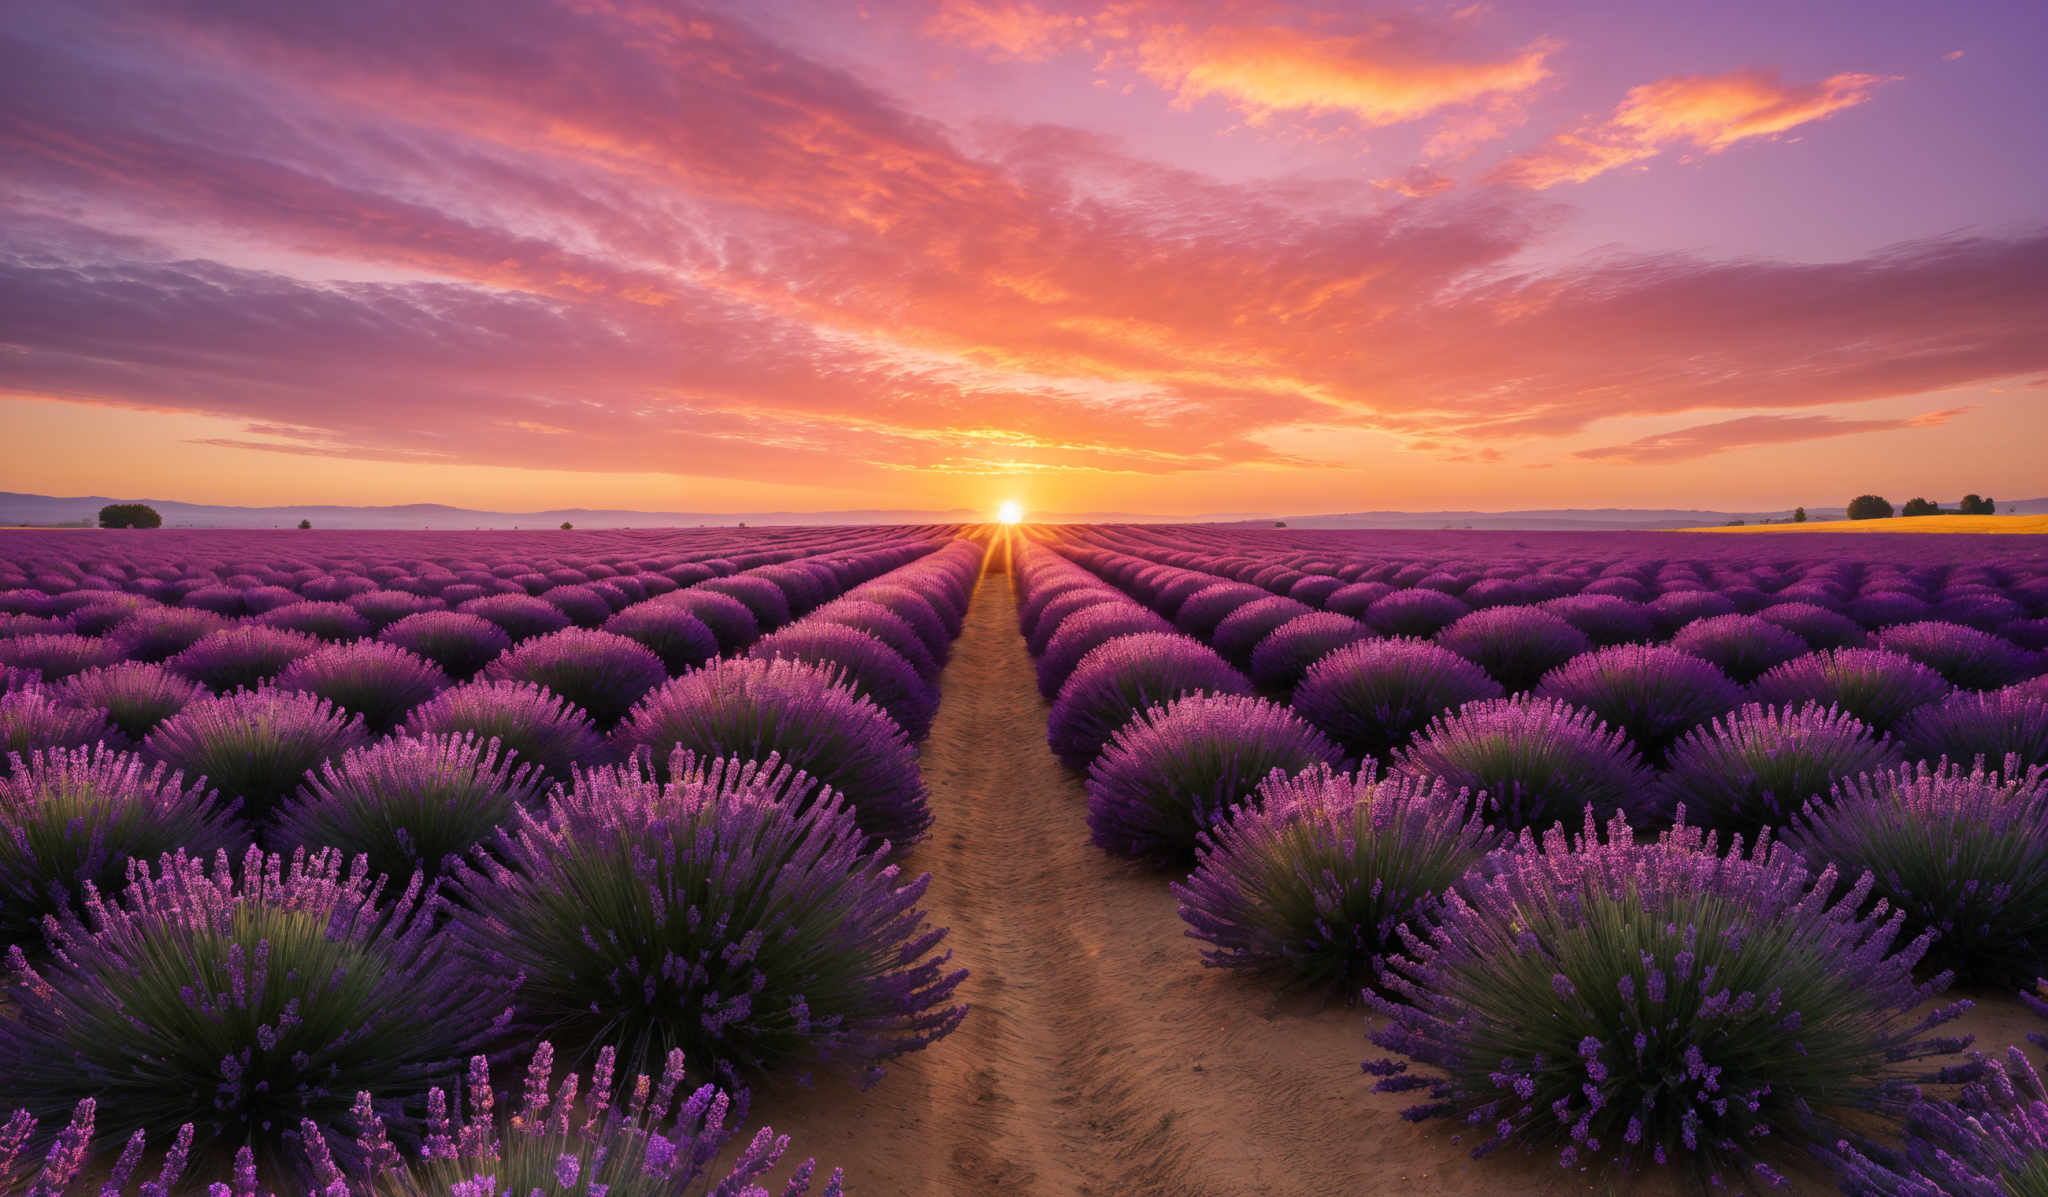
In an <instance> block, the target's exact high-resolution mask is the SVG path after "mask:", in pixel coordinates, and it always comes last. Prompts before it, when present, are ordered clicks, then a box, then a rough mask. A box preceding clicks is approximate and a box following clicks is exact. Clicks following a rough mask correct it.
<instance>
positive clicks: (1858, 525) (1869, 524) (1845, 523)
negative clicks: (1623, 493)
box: [1686, 515, 2048, 534]
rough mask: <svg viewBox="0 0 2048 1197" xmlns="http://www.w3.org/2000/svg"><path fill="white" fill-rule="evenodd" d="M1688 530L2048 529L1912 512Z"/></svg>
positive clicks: (2009, 518)
mask: <svg viewBox="0 0 2048 1197" xmlns="http://www.w3.org/2000/svg"><path fill="white" fill-rule="evenodd" d="M1686 531H1688V532H2019V533H2036V534H2038V533H2044V532H2048V515H1914V516H1904V515H1901V516H1894V517H1892V518H1891V519H1888V520H1829V521H1827V522H1825V523H1805V524H1744V525H1742V526H1741V527H1719V528H1688V529H1686Z"/></svg>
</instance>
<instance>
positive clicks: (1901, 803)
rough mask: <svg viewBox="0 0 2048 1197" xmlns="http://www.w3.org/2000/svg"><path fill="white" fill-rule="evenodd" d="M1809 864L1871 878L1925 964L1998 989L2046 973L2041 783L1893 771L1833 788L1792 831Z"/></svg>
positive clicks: (2045, 806)
mask: <svg viewBox="0 0 2048 1197" xmlns="http://www.w3.org/2000/svg"><path fill="white" fill-rule="evenodd" d="M1786 840H1787V842H1788V843H1790V844H1792V845H1793V846H1795V847H1797V848H1799V849H1800V850H1802V851H1804V852H1805V853H1806V855H1807V857H1808V859H1810V860H1811V861H1813V862H1815V864H1816V866H1818V865H1819V864H1820V863H1822V862H1825V863H1828V864H1832V865H1834V866H1836V867H1838V868H1839V869H1840V870H1841V871H1842V872H1843V874H1844V875H1848V876H1853V875H1856V874H1859V873H1862V872H1864V871H1866V870H1867V871H1868V872H1870V873H1871V874H1872V875H1873V877H1874V884H1873V885H1872V893H1873V894H1874V895H1875V896H1876V897H1879V898H1882V899H1883V900H1884V901H1885V902H1887V903H1889V904H1890V907H1891V908H1892V909H1893V910H1897V911H1899V912H1901V913H1903V914H1904V915H1905V917H1906V926H1907V929H1908V931H1909V932H1912V933H1918V932H1920V931H1921V930H1923V929H1927V930H1931V931H1933V932H1934V933H1935V934H1936V938H1935V940H1934V946H1933V948H1932V949H1931V950H1930V951H1929V953H1928V956H1927V964H1928V966H1929V967H1931V968H1948V969H1953V970H1954V971H1955V973H1956V974H1957V975H1958V976H1960V977H1962V978H1964V979H1965V980H1968V981H1973V982H1985V983H1990V984H1997V985H2002V986H2007V987H2019V986H2023V985H2028V984H2031V983H2032V982H2033V980H2034V978H2036V977H2039V976H2042V975H2044V974H2048V782H2044V779H2043V777H2042V776H2041V775H2040V774H2038V773H2035V774H2022V775H2020V776H2018V777H2011V776H2001V775H1999V774H1996V773H1985V772H1982V771H1970V772H1965V771H1963V770H1961V769H1957V768H1954V767H1952V766H1951V767H1943V768H1932V769H1930V768H1927V767H1924V766H1911V765H1908V766H1901V767H1899V768H1895V769H1889V770H1884V771H1881V772H1877V773H1871V774H1866V775H1864V776H1861V777H1855V778H1851V779H1849V780H1847V781H1844V782H1841V783H1840V784H1838V785H1837V786H1836V787H1835V788H1834V790H1833V792H1832V793H1831V794H1830V796H1829V799H1828V801H1826V802H1824V803H1815V804H1813V805H1811V806H1809V807H1808V808H1807V810H1806V811H1805V813H1804V814H1803V815H1802V816H1801V817H1800V818H1799V819H1798V820H1797V822H1795V823H1794V824H1793V827H1792V829H1791V830H1790V831H1789V832H1788V833H1787V835H1786Z"/></svg>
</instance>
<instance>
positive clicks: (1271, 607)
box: [1209, 595, 1312, 669]
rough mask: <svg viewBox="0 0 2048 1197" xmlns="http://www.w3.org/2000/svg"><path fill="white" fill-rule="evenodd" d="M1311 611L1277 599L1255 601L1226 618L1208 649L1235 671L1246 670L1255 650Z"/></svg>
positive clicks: (1291, 600) (1308, 608)
mask: <svg viewBox="0 0 2048 1197" xmlns="http://www.w3.org/2000/svg"><path fill="white" fill-rule="evenodd" d="M1311 610H1312V608H1311V607H1309V606H1308V605H1307V604H1305V603H1299V602H1296V601H1295V600H1293V599H1291V598H1280V597H1278V596H1277V595H1276V596H1274V597H1271V598H1262V599H1254V600H1253V601H1251V602H1249V603H1246V604H1245V605H1244V606H1242V607H1239V608H1238V609H1237V610H1235V611H1232V612H1231V613H1230V614H1228V615H1226V616H1224V617H1223V619H1222V621H1221V622H1219V623H1218V624H1217V625H1216V630H1215V631H1214V632H1212V633H1210V635H1209V647H1211V648H1213V649H1215V650H1216V651H1217V652H1218V653H1220V654H1222V656H1223V659H1224V660H1226V661H1228V662H1230V663H1231V665H1233V666H1235V667H1236V668H1238V669H1244V668H1247V667H1249V666H1250V665H1251V662H1252V650H1253V649H1255V648H1257V647H1258V645H1259V641H1261V640H1264V639H1265V638H1266V635H1267V633H1269V632H1271V631H1272V630H1273V629H1275V628H1277V627H1279V626H1280V625H1281V624H1283V623H1286V622H1287V621H1288V620H1290V619H1293V618H1295V617H1296V616H1300V615H1307V614H1308V613H1309V612H1310V611H1311Z"/></svg>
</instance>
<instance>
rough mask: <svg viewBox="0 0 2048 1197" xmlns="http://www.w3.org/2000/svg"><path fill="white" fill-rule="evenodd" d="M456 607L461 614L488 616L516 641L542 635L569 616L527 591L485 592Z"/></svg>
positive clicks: (557, 628) (560, 626) (561, 625)
mask: <svg viewBox="0 0 2048 1197" xmlns="http://www.w3.org/2000/svg"><path fill="white" fill-rule="evenodd" d="M456 610H458V611H460V612H461V613H462V614H464V615H475V616H479V617H481V618H483V619H488V620H490V621H491V622H492V623H494V624H497V625H498V627H500V628H501V629H503V630H504V632H505V634H506V635H507V636H510V637H511V638H512V639H513V640H515V641H517V640H530V639H532V638H533V637H535V636H545V635H547V634H548V633H549V632H559V631H561V630H562V629H563V628H566V627H568V626H569V617H568V616H566V615H564V614H562V612H561V610H560V609H559V608H558V607H556V606H555V605H554V604H553V603H549V602H545V601H543V600H541V599H537V598H535V597H533V596H532V595H530V594H491V595H485V596H484V597H483V598H480V599H471V600H469V601H468V602H466V603H464V604H462V606H460V607H458V608H456Z"/></svg>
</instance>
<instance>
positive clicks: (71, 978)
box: [0, 848, 511, 1175]
mask: <svg viewBox="0 0 2048 1197" xmlns="http://www.w3.org/2000/svg"><path fill="white" fill-rule="evenodd" d="M133 877H134V880H133V881H132V883H131V884H130V885H129V887H128V888H127V890H126V891H125V893H124V894H123V895H122V897H121V898H120V900H119V901H118V902H115V901H108V900H104V899H101V898H100V897H98V896H97V895H93V896H89V897H88V898H87V899H86V904H85V914H84V917H83V919H82V920H71V921H67V922H63V923H60V924H58V925H57V926H56V928H55V930H54V933H53V936H52V951H51V952H50V954H49V955H48V956H47V957H46V959H45V960H44V961H43V962H42V963H40V964H37V965H31V964H29V963H28V962H27V960H26V959H24V957H23V955H22V953H21V952H20V950H19V949H18V948H16V949H13V950H12V951H11V952H10V956H11V960H12V976H11V977H10V983H9V986H8V988H9V991H10V996H11V998H12V999H13V1001H14V1002H15V1003H16V1007H17V1011H18V1012H17V1014H16V1016H15V1017H13V1018H9V1019H0V1107H4V1106H8V1105H19V1106H21V1107H23V1108H26V1109H27V1110H29V1111H30V1113H31V1114H33V1115H35V1116H37V1117H56V1116H61V1115H63V1114H64V1113H66V1112H69V1111H70V1110H72V1108H73V1107H74V1106H75V1105H76V1104H77V1103H78V1102H79V1101H80V1100H82V1099H85V1098H93V1099H96V1100H97V1102H98V1103H99V1104H98V1112H99V1116H100V1124H99V1131H100V1133H101V1134H103V1135H105V1136H107V1137H108V1138H115V1137H124V1136H127V1135H130V1134H132V1133H133V1132H135V1131H141V1132H144V1133H145V1134H149V1135H157V1136H168V1135H169V1134H171V1133H172V1132H173V1131H175V1130H176V1129H177V1128H178V1127H180V1126H181V1125H183V1124H185V1123H191V1124H193V1126H194V1129H195V1132H196V1133H195V1135H194V1137H193V1139H192V1143H191V1147H192V1150H193V1152H194V1153H195V1158H196V1159H200V1160H207V1159H212V1158H217V1157H219V1156H222V1155H225V1154H226V1153H228V1152H230V1151H232V1150H234V1149H235V1148H237V1147H242V1146H247V1147H249V1148H252V1149H253V1159H252V1160H251V1164H252V1170H253V1167H254V1166H256V1165H265V1166H271V1167H276V1168H280V1169H282V1170H285V1171H287V1172H291V1171H298V1172H299V1173H300V1174H301V1175H303V1174H304V1173H305V1170H306V1169H305V1161H303V1160H302V1159H300V1158H298V1156H297V1153H296V1151H294V1150H293V1148H294V1146H295V1143H296V1141H297V1140H298V1139H299V1138H300V1136H301V1135H302V1134H304V1133H305V1130H304V1126H305V1124H306V1123H310V1124H311V1126H312V1128H313V1129H315V1130H318V1131H319V1132H321V1133H322V1134H325V1135H326V1136H327V1137H328V1138H329V1140H330V1142H333V1143H335V1144H336V1145H337V1149H338V1150H342V1151H343V1152H344V1153H345V1155H352V1154H353V1144H354V1142H355V1140H354V1139H353V1137H352V1136H343V1135H341V1134H339V1133H338V1132H340V1131H341V1129H342V1128H343V1127H344V1126H347V1125H348V1121H347V1120H346V1119H345V1115H347V1114H348V1113H349V1111H350V1109H351V1106H352V1105H354V1097H355V1094H356V1093H357V1092H358V1091H361V1090H376V1091H377V1092H378V1093H379V1094H380V1095H381V1097H380V1099H379V1100H377V1101H376V1102H374V1103H373V1108H374V1109H375V1110H376V1112H377V1113H378V1114H379V1115H380V1116H381V1117H383V1118H384V1119H385V1120H386V1121H387V1122H388V1123H390V1124H391V1126H392V1127H393V1129H395V1130H397V1131H399V1132H400V1133H402V1134H412V1133H416V1132H417V1130H418V1128H419V1126H420V1118H419V1114H420V1110H421V1104H422V1103H421V1099H422V1098H423V1097H424V1096H425V1093H426V1089H427V1087H428V1086H429V1085H431V1084H434V1083H437V1082H443V1081H446V1080H449V1079H452V1078H453V1077H454V1076H455V1075H457V1074H458V1070H459V1069H460V1067H461V1061H462V1059H463V1058H464V1057H466V1056H468V1055H470V1054H471V1053H473V1052H476V1051H479V1050H482V1049H483V1048H484V1047H485V1045H486V1044H488V1043H490V1042H492V1041H493V1040H494V1039H495V1038H496V1036H497V1035H498V1034H500V1033H501V1032H502V1029H503V1026H504V1024H505V1020H507V1019H508V1018H509V1016H510V1013H511V1011H510V1009H509V1008H508V1007H507V1006H506V1004H505V1003H506V994H507V985H506V982H505V981H504V980H501V979H499V978H498V977H497V976H495V975H493V974H490V973H479V972H475V971H464V970H462V969H461V967H460V965H459V962H458V960H457V958H456V956H455V954H454V953H453V952H452V951H451V950H449V949H448V946H446V945H445V941H444V940H443V939H442V938H441V937H439V936H437V935H435V934H433V933H432V927H433V922H434V920H435V918H436V916H437V914H438V912H439V910H440V909H441V907H440V903H439V900H438V899H437V898H436V897H434V896H433V895H432V893H431V892H430V891H426V890H422V889H421V888H420V886H419V884H418V881H417V879H415V881H414V884H413V885H412V886H410V887H407V888H406V889H405V891H404V892H403V893H402V894H400V895H399V896H398V897H397V898H396V899H395V900H394V901H392V902H390V903H388V904H387V903H385V902H383V901H381V890H380V888H379V887H378V886H376V885H373V884H371V883H370V882H369V880H368V879H367V878H366V877H364V876H363V874H362V870H361V868H360V865H358V866H356V867H354V868H350V867H348V866H346V865H345V863H344V862H343V860H342V858H341V856H340V854H339V853H335V852H321V853H318V854H315V855H313V856H311V857H306V856H304V855H302V854H295V855H294V856H293V857H292V858H291V859H289V860H285V859H283V858H280V857H277V856H266V855H265V854H264V853H262V852H261V851H260V850H258V849H255V848H251V849H249V851H248V852H247V854H245V855H244V856H243V857H242V859H241V862H240V864H239V865H237V866H231V865H230V864H229V862H228V860H227V859H226V857H225V856H222V857H220V858H218V859H217V860H216V862H215V863H214V864H213V865H212V866H211V867H210V868H209V867H208V866H207V865H206V864H205V863H204V862H202V861H200V860H197V859H194V858H193V857H191V856H189V855H187V854H185V853H184V852H182V851H181V852H179V853H177V854H175V855H172V856H166V857H164V858H163V859H162V860H161V861H160V862H158V864H157V865H156V866H155V867H154V868H152V867H150V866H148V865H144V864H138V865H137V866H136V870H135V872H134V874H133ZM351 1129H352V1128H351Z"/></svg>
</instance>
